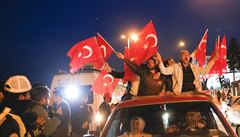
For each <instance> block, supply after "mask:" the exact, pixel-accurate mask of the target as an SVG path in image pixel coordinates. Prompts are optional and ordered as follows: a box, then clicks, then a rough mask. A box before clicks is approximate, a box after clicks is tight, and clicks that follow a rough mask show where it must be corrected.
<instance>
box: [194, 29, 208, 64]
mask: <svg viewBox="0 0 240 137" xmlns="http://www.w3.org/2000/svg"><path fill="white" fill-rule="evenodd" d="M207 36H208V29H207V30H206V31H205V33H204V35H203V37H202V39H201V41H200V43H199V44H198V47H197V49H196V51H195V55H194V56H195V58H196V59H197V61H198V64H199V66H200V67H202V66H203V65H204V64H205V58H206V45H207Z"/></svg>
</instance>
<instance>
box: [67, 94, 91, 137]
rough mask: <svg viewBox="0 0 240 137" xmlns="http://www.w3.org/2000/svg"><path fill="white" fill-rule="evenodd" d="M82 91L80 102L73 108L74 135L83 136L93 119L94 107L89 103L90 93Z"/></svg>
mask: <svg viewBox="0 0 240 137" xmlns="http://www.w3.org/2000/svg"><path fill="white" fill-rule="evenodd" d="M81 93H82V94H81V97H80V100H79V103H76V104H77V105H75V106H74V107H72V108H71V112H72V113H71V114H72V116H71V124H72V137H82V136H83V135H85V134H87V133H88V130H89V127H90V123H91V122H92V120H93V110H92V107H91V106H89V105H88V104H87V102H88V93H87V92H86V91H82V92H81Z"/></svg>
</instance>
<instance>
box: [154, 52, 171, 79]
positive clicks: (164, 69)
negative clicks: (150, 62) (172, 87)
mask: <svg viewBox="0 0 240 137" xmlns="http://www.w3.org/2000/svg"><path fill="white" fill-rule="evenodd" d="M156 58H157V60H158V62H159V69H160V71H161V73H162V74H164V75H172V74H173V71H174V68H173V66H169V67H165V66H164V65H163V60H162V57H161V55H160V53H158V52H157V54H156Z"/></svg>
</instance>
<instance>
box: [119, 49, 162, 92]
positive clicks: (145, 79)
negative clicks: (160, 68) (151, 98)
mask: <svg viewBox="0 0 240 137" xmlns="http://www.w3.org/2000/svg"><path fill="white" fill-rule="evenodd" d="M116 56H117V57H118V58H119V59H122V60H124V62H125V63H126V64H127V65H128V67H129V68H130V69H131V70H132V71H133V72H134V73H136V74H137V75H139V77H140V84H139V90H138V96H144V95H158V94H159V93H160V91H161V89H162V86H163V81H162V80H160V72H157V70H156V65H157V62H156V60H155V59H154V58H150V59H148V60H147V62H146V67H145V68H143V67H140V66H138V65H136V64H134V63H133V62H131V61H130V60H129V59H127V58H125V57H124V55H123V54H122V53H120V52H116Z"/></svg>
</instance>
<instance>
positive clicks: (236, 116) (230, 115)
mask: <svg viewBox="0 0 240 137" xmlns="http://www.w3.org/2000/svg"><path fill="white" fill-rule="evenodd" d="M225 116H226V119H227V120H228V121H229V123H230V124H231V125H233V126H236V125H240V96H239V97H237V98H236V99H235V100H234V101H233V102H232V103H230V104H228V107H227V108H226V111H225Z"/></svg>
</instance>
